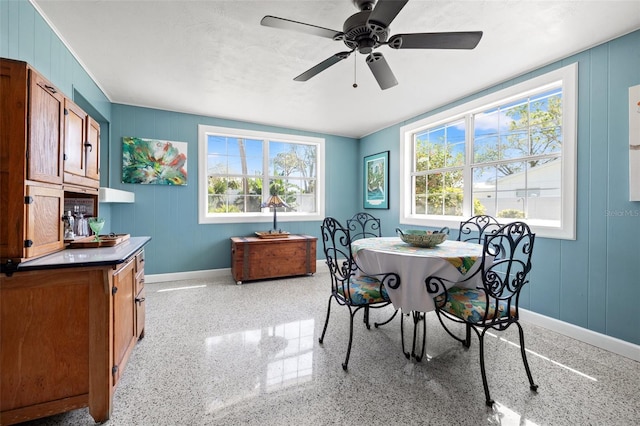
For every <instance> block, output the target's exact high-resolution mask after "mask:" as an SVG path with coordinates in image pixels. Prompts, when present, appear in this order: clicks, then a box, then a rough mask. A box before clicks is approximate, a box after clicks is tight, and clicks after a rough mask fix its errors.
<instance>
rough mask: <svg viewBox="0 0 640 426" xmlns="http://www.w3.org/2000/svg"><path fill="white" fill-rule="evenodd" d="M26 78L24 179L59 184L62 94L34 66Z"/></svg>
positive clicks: (60, 178)
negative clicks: (25, 171) (27, 90)
mask: <svg viewBox="0 0 640 426" xmlns="http://www.w3.org/2000/svg"><path fill="white" fill-rule="evenodd" d="M29 81H30V83H29V84H30V87H29V95H28V96H29V100H28V107H29V121H28V129H27V131H28V135H27V138H26V140H27V141H28V147H27V153H26V155H27V167H28V169H27V170H28V172H27V179H29V180H34V181H38V182H48V183H57V184H60V183H62V144H63V118H62V117H63V115H62V114H63V106H64V96H63V95H62V93H60V92H59V91H58V90H57V89H56V88H55V87H54V86H53V85H52V84H51V83H49V82H48V81H47V80H45V79H44V78H43V77H42V76H41V75H40V74H38V73H37V72H36V71H35V70H33V69H29ZM25 93H26V91H25ZM20 132H22V130H21V129H20ZM17 136H18V135H17V134H16V137H17ZM21 139H22V140H25V138H24V136H23V137H21Z"/></svg>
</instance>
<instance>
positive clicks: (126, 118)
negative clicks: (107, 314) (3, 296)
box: [110, 104, 359, 274]
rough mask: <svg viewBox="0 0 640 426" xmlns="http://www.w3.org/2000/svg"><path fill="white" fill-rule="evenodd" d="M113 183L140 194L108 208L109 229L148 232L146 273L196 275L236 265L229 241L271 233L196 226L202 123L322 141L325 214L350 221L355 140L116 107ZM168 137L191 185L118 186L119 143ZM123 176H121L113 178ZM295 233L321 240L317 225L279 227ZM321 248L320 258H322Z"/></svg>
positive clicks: (253, 226) (250, 227)
mask: <svg viewBox="0 0 640 426" xmlns="http://www.w3.org/2000/svg"><path fill="white" fill-rule="evenodd" d="M111 114H112V115H111V117H112V126H111V130H112V138H111V159H112V161H111V164H110V174H111V176H112V182H111V186H112V187H113V188H117V189H123V190H126V191H131V192H134V193H135V196H136V202H135V203H133V204H114V205H112V206H111V219H112V224H111V226H112V229H114V230H117V232H126V233H131V234H132V235H149V236H151V237H152V238H153V239H152V241H151V243H150V244H149V245H148V246H147V257H146V263H145V272H147V271H148V272H147V273H150V274H162V273H167V272H182V271H197V270H208V269H218V268H229V267H230V266H231V251H230V241H229V238H230V237H233V236H243V235H253V233H254V232H255V231H259V230H263V229H267V228H268V226H266V224H265V223H264V222H263V223H242V224H232V223H227V224H219V225H217V224H203V225H200V224H198V193H197V191H198V162H197V158H198V125H199V124H206V125H213V126H225V127H234V128H242V129H249V130H261V131H266V132H276V133H288V134H296V135H305V136H315V137H322V138H325V143H326V146H325V156H326V180H325V185H326V206H325V214H326V215H327V216H335V217H337V218H345V219H346V218H347V217H350V216H351V215H353V213H355V211H354V208H355V206H354V204H353V200H355V199H357V198H358V187H357V174H358V168H357V166H356V167H354V164H358V158H359V155H358V140H356V139H351V138H344V137H339V136H331V135H322V134H317V133H309V132H301V131H295V130H290V129H282V128H277V127H269V126H263V125H257V124H251V123H244V122H240V121H229V120H223V119H217V118H211V117H203V116H196V115H190V114H181V113H176V112H168V111H161V110H154V109H147V108H139V107H131V106H126V105H119V104H114V105H113V106H112V110H111ZM125 136H136V137H141V138H152V139H165V140H172V141H179V142H187V143H188V149H187V159H188V163H187V170H188V173H189V180H188V183H187V185H186V186H164V185H133V184H123V183H121V182H120V181H121V179H120V178H119V176H121V167H122V160H121V158H122V138H123V137H125ZM116 177H118V179H115V178H116ZM278 224H279V225H281V226H282V228H283V229H286V230H287V231H289V232H291V233H297V234H307V235H314V236H316V237H320V221H313V222H283V221H282V219H280V220H279V222H278ZM321 247H322V246H321V245H318V251H317V257H318V258H319V259H322V258H324V256H323V255H322V253H321V251H322V248H321Z"/></svg>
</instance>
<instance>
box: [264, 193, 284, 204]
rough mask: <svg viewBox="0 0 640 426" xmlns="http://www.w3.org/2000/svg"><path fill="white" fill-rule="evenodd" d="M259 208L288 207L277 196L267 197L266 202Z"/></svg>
mask: <svg viewBox="0 0 640 426" xmlns="http://www.w3.org/2000/svg"><path fill="white" fill-rule="evenodd" d="M260 207H289V205H288V204H287V203H285V202H284V201H283V200H282V198H280V196H279V195H278V194H276V195H272V196H270V197H269V199H268V200H267V202H265V203H262V204H260Z"/></svg>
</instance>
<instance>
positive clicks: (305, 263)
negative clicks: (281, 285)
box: [231, 235, 317, 284]
mask: <svg viewBox="0 0 640 426" xmlns="http://www.w3.org/2000/svg"><path fill="white" fill-rule="evenodd" d="M316 241H317V238H316V237H312V236H308V235H290V236H289V237H288V238H273V239H263V238H257V237H233V238H231V274H232V275H233V278H234V279H235V280H236V282H237V283H238V284H241V283H242V281H250V280H260V279H266V278H278V277H288V276H295V275H308V274H314V273H315V272H316Z"/></svg>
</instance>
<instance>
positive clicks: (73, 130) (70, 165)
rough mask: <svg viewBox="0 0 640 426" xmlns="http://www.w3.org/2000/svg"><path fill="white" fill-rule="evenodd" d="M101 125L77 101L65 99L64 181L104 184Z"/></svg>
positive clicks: (91, 184) (90, 184)
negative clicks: (102, 179)
mask: <svg viewBox="0 0 640 426" xmlns="http://www.w3.org/2000/svg"><path fill="white" fill-rule="evenodd" d="M99 153H100V125H99V124H98V122H96V121H95V120H93V119H92V118H91V117H89V115H88V114H87V113H86V112H84V111H83V110H82V108H80V107H79V106H78V105H76V104H74V103H73V102H72V101H71V100H70V99H65V101H64V182H65V183H70V184H74V185H81V186H88V187H93V188H98V187H99V186H100V155H99Z"/></svg>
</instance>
